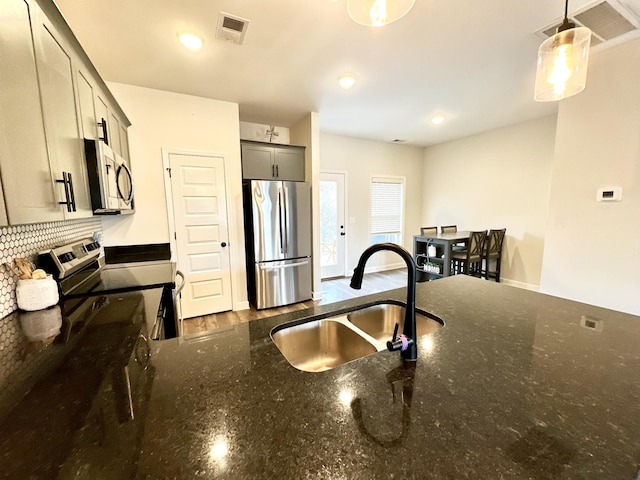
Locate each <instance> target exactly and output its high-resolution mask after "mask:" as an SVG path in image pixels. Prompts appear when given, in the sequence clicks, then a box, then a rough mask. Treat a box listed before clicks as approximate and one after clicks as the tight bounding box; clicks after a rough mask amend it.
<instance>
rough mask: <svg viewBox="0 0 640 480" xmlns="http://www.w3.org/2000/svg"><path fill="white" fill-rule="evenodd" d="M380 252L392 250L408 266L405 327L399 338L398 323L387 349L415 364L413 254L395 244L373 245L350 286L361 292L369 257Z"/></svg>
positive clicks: (368, 249)
mask: <svg viewBox="0 0 640 480" xmlns="http://www.w3.org/2000/svg"><path fill="white" fill-rule="evenodd" d="M380 250H390V251H392V252H395V253H397V254H398V255H400V256H401V257H402V259H403V260H404V263H406V264H407V304H406V306H405V315H404V327H403V329H402V335H400V337H397V334H398V324H397V323H396V328H395V330H394V331H393V338H392V339H391V340H390V341H388V342H387V349H388V350H389V351H390V352H395V351H398V350H400V355H401V356H402V358H404V359H405V360H408V361H411V362H415V361H416V360H418V346H417V344H416V262H415V261H414V260H413V257H412V256H411V254H410V253H409V252H408V251H407V250H406V249H404V248H403V247H401V246H400V245H396V244H395V243H376V244H374V245H371V246H370V247H368V248H367V249H366V250H365V251H364V252H362V255H360V260H358V265H357V266H356V268H355V269H354V270H353V277H351V283H350V285H351V288H355V289H356V290H360V288H361V287H362V278H363V276H364V266H365V264H366V263H367V260H369V257H370V256H371V255H373V254H374V253H376V252H379V251H380Z"/></svg>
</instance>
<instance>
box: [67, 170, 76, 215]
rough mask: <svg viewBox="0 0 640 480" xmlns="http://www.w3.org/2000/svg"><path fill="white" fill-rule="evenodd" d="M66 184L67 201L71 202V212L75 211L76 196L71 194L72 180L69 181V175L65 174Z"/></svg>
mask: <svg viewBox="0 0 640 480" xmlns="http://www.w3.org/2000/svg"><path fill="white" fill-rule="evenodd" d="M67 183H68V184H69V201H70V202H71V211H72V212H75V211H76V196H75V195H74V194H73V180H71V173H67Z"/></svg>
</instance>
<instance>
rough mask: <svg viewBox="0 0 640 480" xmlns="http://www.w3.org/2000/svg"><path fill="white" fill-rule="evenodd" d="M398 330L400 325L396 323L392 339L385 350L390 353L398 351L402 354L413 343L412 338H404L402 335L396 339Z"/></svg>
mask: <svg viewBox="0 0 640 480" xmlns="http://www.w3.org/2000/svg"><path fill="white" fill-rule="evenodd" d="M398 328H400V324H398V323H396V326H395V327H394V328H393V338H392V339H391V340H390V341H388V342H387V350H389V351H390V352H396V351H398V350H400V351H401V352H404V351H405V350H406V349H407V348H409V346H410V345H413V343H414V341H413V339H412V338H409V337H406V336H405V335H404V334H403V335H400V336H399V337H398Z"/></svg>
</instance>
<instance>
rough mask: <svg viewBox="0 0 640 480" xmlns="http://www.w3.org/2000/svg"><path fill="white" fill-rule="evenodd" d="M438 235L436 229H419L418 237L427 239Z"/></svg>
mask: <svg viewBox="0 0 640 480" xmlns="http://www.w3.org/2000/svg"><path fill="white" fill-rule="evenodd" d="M437 234H438V227H420V235H422V236H423V237H428V236H432V235H437Z"/></svg>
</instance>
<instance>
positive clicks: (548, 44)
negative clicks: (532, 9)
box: [534, 0, 591, 102]
mask: <svg viewBox="0 0 640 480" xmlns="http://www.w3.org/2000/svg"><path fill="white" fill-rule="evenodd" d="M568 3H569V0H567V2H566V3H565V12H564V20H563V22H562V24H561V25H560V26H559V27H558V31H557V33H556V34H555V35H554V36H553V37H551V38H548V39H547V40H545V41H544V42H543V43H542V45H540V49H539V50H538V69H537V73H536V90H535V95H534V99H535V100H536V101H538V102H552V101H554V100H562V99H563V98H567V97H570V96H572V95H575V94H576V93H580V92H581V91H582V90H584V87H585V86H586V84H587V64H588V62H589V46H590V44H591V30H589V29H588V28H586V27H576V25H575V24H574V23H572V22H570V21H569V20H568V18H567V8H568Z"/></svg>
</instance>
